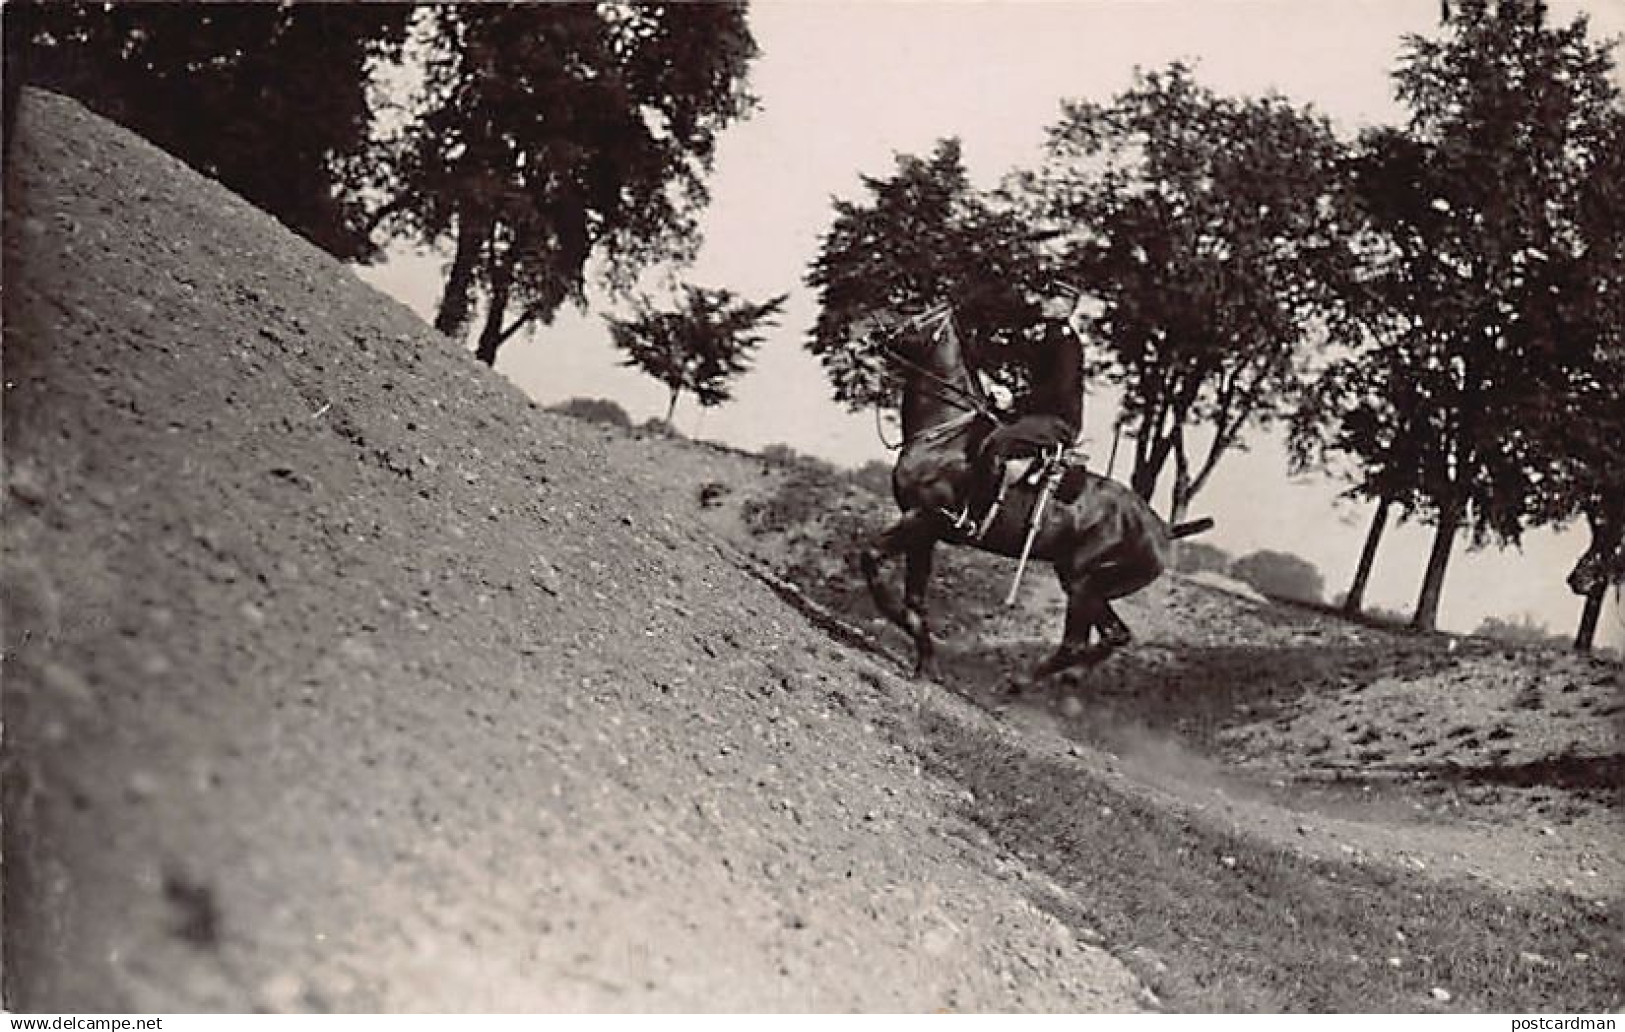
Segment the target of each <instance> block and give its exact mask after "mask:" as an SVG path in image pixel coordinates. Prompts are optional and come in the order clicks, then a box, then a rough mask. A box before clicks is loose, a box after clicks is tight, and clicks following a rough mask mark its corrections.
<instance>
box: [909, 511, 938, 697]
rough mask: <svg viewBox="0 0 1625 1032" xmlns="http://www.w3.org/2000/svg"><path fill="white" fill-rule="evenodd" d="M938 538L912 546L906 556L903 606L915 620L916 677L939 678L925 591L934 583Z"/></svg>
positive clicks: (913, 630)
mask: <svg viewBox="0 0 1625 1032" xmlns="http://www.w3.org/2000/svg"><path fill="white" fill-rule="evenodd" d="M936 545H937V541H936V538H934V537H928V538H925V539H923V540H920V541H916V542H914V543H913V544H911V545H910V546H909V549H908V551H907V553H906V554H905V555H904V558H903V562H904V574H903V587H904V593H903V607H904V609H906V610H907V612H908V614H909V616H910V618H911V619H912V621H913V627H912V628H911V629H910V630H909V633H910V634H912V635H913V636H914V676H915V677H936V675H937V670H936V646H935V644H934V643H933V642H932V641H931V621H930V619H929V617H928V616H927V615H926V609H925V593H926V590H927V589H928V588H930V586H931V561H932V558H933V556H934V554H935V551H936Z"/></svg>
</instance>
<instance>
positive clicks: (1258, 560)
mask: <svg viewBox="0 0 1625 1032" xmlns="http://www.w3.org/2000/svg"><path fill="white" fill-rule="evenodd" d="M1230 576H1232V577H1234V578H1236V579H1237V580H1240V581H1246V582H1247V583H1248V584H1251V585H1252V586H1253V587H1255V588H1257V589H1258V590H1259V591H1262V592H1263V593H1264V594H1266V595H1269V596H1271V597H1272V598H1284V599H1290V600H1292V601H1294V602H1319V601H1321V591H1322V590H1323V589H1324V587H1325V585H1324V582H1323V581H1322V580H1321V576H1320V571H1319V570H1318V569H1316V568H1315V564H1314V563H1311V562H1309V561H1308V560H1307V559H1302V558H1299V557H1298V556H1295V555H1293V554H1291V553H1290V552H1274V551H1270V550H1268V549H1265V550H1262V551H1258V552H1253V553H1250V554H1248V555H1244V556H1242V557H1241V558H1240V559H1237V560H1236V561H1235V562H1234V563H1232V564H1231V565H1230Z"/></svg>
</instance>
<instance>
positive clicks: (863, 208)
mask: <svg viewBox="0 0 1625 1032" xmlns="http://www.w3.org/2000/svg"><path fill="white" fill-rule="evenodd" d="M862 182H863V187H864V189H865V191H867V194H868V196H867V198H866V199H864V200H863V201H846V200H837V201H836V202H835V218H834V221H833V222H832V224H831V226H830V229H829V231H828V232H827V233H825V234H824V238H823V240H822V242H821V243H820V245H819V251H818V255H817V257H816V258H814V260H813V263H812V267H811V269H810V270H809V271H808V273H807V276H806V282H807V285H808V286H811V287H813V288H815V289H816V290H817V291H818V298H819V303H820V306H821V307H820V310H819V313H818V320H817V322H816V323H815V324H814V326H813V331H812V337H811V339H810V340H809V341H808V342H807V349H808V350H809V351H811V352H812V353H813V354H814V355H817V356H818V359H819V361H820V362H821V363H822V364H823V366H824V369H825V372H826V374H827V375H828V377H829V379H830V383H831V384H832V385H833V387H834V394H835V399H836V400H837V401H841V402H845V403H846V404H847V405H848V406H850V407H852V408H854V409H858V408H864V407H868V406H871V405H878V406H888V405H893V404H895V403H896V402H897V397H896V395H897V391H896V385H895V384H894V383H892V382H891V381H889V380H887V379H886V378H885V376H884V375H883V374H881V372H880V371H881V370H882V369H884V358H883V357H882V356H881V355H880V354H879V353H878V352H877V351H876V350H874V346H873V340H872V338H871V337H869V336H867V335H866V333H865V331H866V330H869V329H872V328H874V326H875V323H876V321H877V320H878V321H881V322H884V321H886V320H901V319H902V318H904V317H907V316H909V315H913V314H915V313H917V312H919V311H922V310H924V309H926V308H929V307H930V306H932V305H934V304H937V303H939V302H942V301H951V302H953V305H954V314H955V317H956V321H957V324H958V326H959V329H960V330H961V332H962V333H963V334H964V335H965V337H966V340H965V345H966V349H967V356H968V358H969V360H970V361H972V362H973V363H974V364H976V365H977V366H978V367H979V368H981V369H982V370H983V371H985V372H988V373H989V374H990V375H992V376H993V377H994V378H995V379H997V380H1000V381H1001V382H1004V383H1005V384H1006V385H1008V386H1011V387H1012V388H1013V389H1019V387H1020V385H1021V384H1022V383H1023V382H1024V376H1025V373H1024V368H1025V360H1026V359H1027V357H1028V356H1027V355H1026V354H1025V353H1024V349H1023V346H1022V345H1023V343H1024V341H1025V340H1026V330H1027V328H1028V327H1031V326H1034V325H1035V324H1036V323H1037V322H1038V321H1039V309H1038V307H1037V303H1036V301H1035V297H1036V294H1035V290H1036V288H1037V287H1039V286H1041V285H1042V284H1043V280H1044V279H1045V272H1044V267H1043V261H1042V257H1041V255H1040V253H1039V251H1038V249H1037V244H1036V241H1035V239H1034V234H1033V232H1032V230H1031V228H1030V225H1029V223H1028V222H1027V221H1026V219H1025V218H1024V217H1023V216H1022V215H1021V214H1020V213H1018V212H1016V211H1015V210H1013V209H1012V208H1009V207H1007V206H1001V205H1000V204H999V203H998V202H997V199H996V198H994V197H991V196H987V195H984V194H982V193H980V192H978V191H977V190H976V189H975V188H973V187H972V186H971V184H970V179H969V177H968V176H967V174H966V172H965V166H964V163H963V161H962V158H961V154H960V146H959V141H958V140H955V139H947V140H942V141H940V142H939V143H938V144H937V146H936V149H935V150H934V151H932V153H931V155H930V157H928V158H919V157H914V156H911V155H900V156H899V157H898V158H897V168H896V172H895V173H894V174H893V175H892V176H891V177H890V178H886V179H882V178H877V177H872V176H864V177H862Z"/></svg>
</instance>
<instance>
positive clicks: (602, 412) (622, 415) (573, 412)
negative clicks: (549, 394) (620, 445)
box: [548, 398, 632, 430]
mask: <svg viewBox="0 0 1625 1032" xmlns="http://www.w3.org/2000/svg"><path fill="white" fill-rule="evenodd" d="M548 411H549V412H557V413H559V414H561V415H565V416H574V417H575V418H576V419H585V420H587V421H588V422H590V423H606V424H608V425H610V426H618V427H620V428H621V429H623V430H630V429H632V417H631V416H629V415H627V414H626V409H624V408H621V406H620V405H618V404H616V403H615V402H613V401H610V400H609V399H608V398H571V399H570V400H569V401H564V402H560V403H559V404H557V405H554V406H552V407H550V408H549V409H548Z"/></svg>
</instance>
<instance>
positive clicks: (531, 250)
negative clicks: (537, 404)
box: [377, 3, 757, 364]
mask: <svg viewBox="0 0 1625 1032" xmlns="http://www.w3.org/2000/svg"><path fill="white" fill-rule="evenodd" d="M426 24H427V38H426V41H425V44H426V48H427V52H428V56H427V58H426V61H425V65H424V85H423V88H422V92H421V95H420V96H419V97H417V98H416V100H415V101H414V103H413V104H412V109H413V111H414V114H413V116H412V117H411V119H410V121H409V122H408V124H407V125H406V127H405V128H404V130H402V131H401V132H400V133H399V134H398V136H397V137H396V138H395V139H394V140H393V141H392V143H391V146H390V148H389V152H390V155H391V161H390V162H389V163H388V164H387V166H386V169H385V173H384V174H383V175H382V176H381V181H380V182H379V183H378V187H379V189H380V190H381V192H382V193H383V194H384V195H385V196H387V198H388V201H387V202H386V203H385V204H384V205H383V206H382V208H381V209H380V211H379V212H378V215H377V218H378V220H379V221H380V222H381V223H382V224H384V225H386V226H388V227H390V228H391V229H393V230H394V231H396V232H399V233H402V234H405V235H407V236H409V237H412V238H414V239H417V240H419V241H421V242H422V243H424V244H425V245H428V246H437V245H440V244H443V243H446V242H448V241H449V242H450V243H451V249H452V256H451V261H450V266H449V268H448V270H447V274H446V283H445V290H444V293H443V295H442V298H441V301H440V305H439V310H438V313H437V315H436V319H435V325H436V327H437V328H439V329H440V330H441V331H442V332H445V333H447V334H452V335H459V334H461V333H462V332H463V331H464V330H465V329H466V328H467V326H468V324H469V322H470V320H471V318H472V316H473V313H474V308H475V302H476V300H477V299H478V298H481V297H483V300H484V305H485V312H484V318H483V324H482V326H481V329H480V332H479V338H478V344H477V347H476V350H475V354H476V355H477V356H478V357H479V359H480V360H481V361H483V362H486V363H487V364H490V363H494V362H495V361H496V355H497V350H498V349H499V348H500V347H501V346H502V344H503V343H504V342H506V341H508V340H510V339H511V338H512V337H513V336H514V334H516V333H518V332H519V331H520V330H521V329H523V328H525V327H526V326H529V325H531V324H533V323H535V322H537V321H540V322H543V323H546V322H548V321H549V320H551V318H552V317H553V315H554V313H555V312H556V311H557V310H558V308H559V307H560V306H561V305H563V304H564V303H565V302H566V301H573V302H575V303H577V304H582V303H584V298H585V290H586V282H587V268H588V263H589V260H592V259H597V260H600V261H601V263H602V269H603V280H604V282H605V284H606V285H607V286H609V287H610V288H611V289H612V290H615V291H621V292H624V291H626V290H628V289H630V286H631V284H632V282H633V280H634V279H635V277H636V274H637V272H638V271H639V270H641V269H643V268H645V267H647V266H648V265H650V264H653V263H656V262H661V261H675V262H681V261H685V260H687V259H689V258H691V257H692V255H693V251H694V248H695V247H696V245H697V238H698V229H697V225H696V214H697V212H698V211H699V210H700V209H701V208H703V207H704V205H705V204H706V202H707V201H708V199H709V197H708V193H707V190H706V186H705V177H706V176H707V175H708V174H709V172H710V170H711V167H712V162H713V158H714V155H715V150H716V141H717V136H718V134H719V133H720V132H721V131H722V130H723V129H724V128H725V127H726V126H728V125H729V124H730V123H732V122H733V121H735V120H736V119H738V118H741V117H743V116H745V115H747V114H748V113H749V112H750V111H751V110H752V109H753V108H754V105H755V99H754V98H753V97H752V96H751V95H750V94H749V93H748V92H747V90H746V88H745V79H746V75H747V71H748V67H749V65H750V62H751V61H752V60H753V59H754V58H755V56H756V52H757V50H756V42H755V40H754V39H753V38H752V36H751V33H750V29H749V27H748V25H747V24H746V18H745V10H744V6H743V4H740V3H709V4H637V5H632V4H531V3H490V4H452V5H445V6H435V7H432V8H430V9H429V11H428V15H427V21H426Z"/></svg>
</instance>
